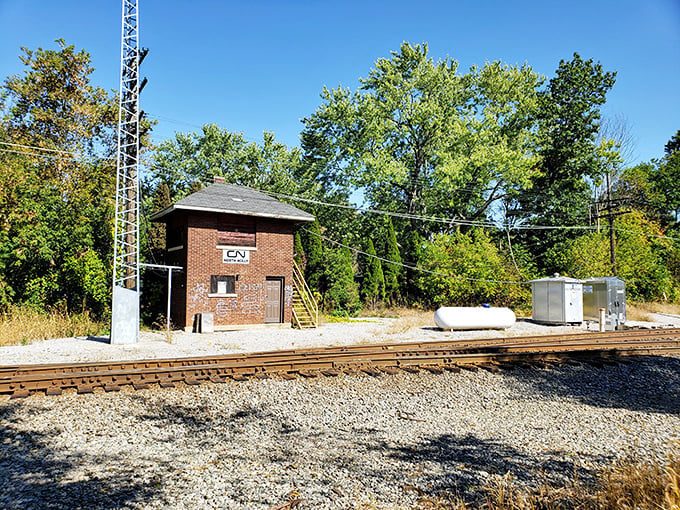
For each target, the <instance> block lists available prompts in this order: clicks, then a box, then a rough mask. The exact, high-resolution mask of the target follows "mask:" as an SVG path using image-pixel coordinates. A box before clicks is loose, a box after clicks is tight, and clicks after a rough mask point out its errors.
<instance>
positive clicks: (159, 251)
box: [140, 182, 172, 326]
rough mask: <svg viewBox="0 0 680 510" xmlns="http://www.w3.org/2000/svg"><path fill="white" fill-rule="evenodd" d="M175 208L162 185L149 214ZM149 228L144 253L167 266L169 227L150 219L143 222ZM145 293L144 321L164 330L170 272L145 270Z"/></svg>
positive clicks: (143, 275)
mask: <svg viewBox="0 0 680 510" xmlns="http://www.w3.org/2000/svg"><path fill="white" fill-rule="evenodd" d="M170 205H172V200H171V199H170V188H169V187H168V185H167V183H165V182H159V183H158V185H157V186H156V189H155V190H154V192H153V196H152V198H151V205H150V210H147V213H149V214H153V213H156V212H158V211H161V210H163V209H165V208H166V207H169V206H170ZM140 221H142V222H143V224H144V225H145V227H146V228H144V229H142V232H143V233H144V234H145V236H144V239H143V241H144V243H143V244H144V245H145V246H146V249H143V250H142V254H144V255H145V256H146V257H145V260H146V261H147V262H151V263H152V264H164V263H165V253H166V251H165V248H166V232H165V230H166V227H165V224H164V223H151V222H149V220H148V217H147V216H144V217H142V218H140ZM141 279H142V293H141V297H140V308H141V314H142V320H143V321H144V322H145V323H146V324H148V325H150V326H151V325H154V324H155V325H156V326H160V325H161V324H162V323H163V322H164V321H165V320H166V317H165V315H166V314H167V308H166V304H167V299H168V294H167V292H168V275H167V271H164V270H159V269H152V268H144V269H143V270H142V275H141Z"/></svg>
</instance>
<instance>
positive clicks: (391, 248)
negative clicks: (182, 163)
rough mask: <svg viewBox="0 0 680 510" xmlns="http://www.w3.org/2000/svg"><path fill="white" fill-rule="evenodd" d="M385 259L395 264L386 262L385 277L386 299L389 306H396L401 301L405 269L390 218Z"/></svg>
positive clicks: (388, 220) (388, 219)
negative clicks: (401, 285) (401, 286)
mask: <svg viewBox="0 0 680 510" xmlns="http://www.w3.org/2000/svg"><path fill="white" fill-rule="evenodd" d="M383 258H385V259H387V260H391V261H393V262H394V264H390V263H389V262H385V265H384V267H383V274H384V276H385V297H386V298H387V301H388V303H389V304H391V305H394V304H396V303H397V302H398V301H399V299H400V294H401V289H400V281H401V279H402V277H403V273H404V271H403V269H404V268H403V267H402V266H401V254H400V253H399V245H398V244H397V235H396V234H395V232H394V225H393V224H392V218H390V217H389V216H388V217H387V232H386V239H385V256H384V257H383Z"/></svg>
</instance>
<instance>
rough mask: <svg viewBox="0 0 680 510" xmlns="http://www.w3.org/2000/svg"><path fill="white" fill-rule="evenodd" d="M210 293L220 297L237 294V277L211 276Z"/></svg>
mask: <svg viewBox="0 0 680 510" xmlns="http://www.w3.org/2000/svg"><path fill="white" fill-rule="evenodd" d="M210 293H211V294H220V295H224V294H236V276H222V275H214V276H211V277H210Z"/></svg>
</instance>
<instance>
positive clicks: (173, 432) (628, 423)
mask: <svg viewBox="0 0 680 510" xmlns="http://www.w3.org/2000/svg"><path fill="white" fill-rule="evenodd" d="M380 324H382V323H379V324H378V326H376V324H375V323H363V326H360V327H362V328H364V329H363V331H369V332H370V331H373V333H372V334H376V332H375V328H379V327H382V326H381V325H380ZM331 326H332V325H331ZM355 326H357V325H356V324H354V325H352V327H355ZM372 328H373V329H372ZM331 329H332V328H328V329H325V328H321V329H320V330H317V331H316V332H313V333H308V334H310V335H312V334H316V335H319V334H326V335H327V338H328V337H330V336H332V335H331V333H330V331H331ZM420 329H421V330H423V328H420ZM243 333H245V332H243ZM248 333H249V334H251V333H252V332H248ZM267 333H268V334H269V332H267ZM298 333H304V332H298ZM419 334H421V335H425V336H427V335H433V336H437V335H438V334H439V336H446V335H452V334H451V333H446V334H444V333H443V332H436V331H433V330H427V329H424V330H423V331H422V332H421V333H419ZM269 336H270V339H269V340H268V341H272V340H271V337H272V335H269ZM388 336H390V338H393V337H398V338H403V339H404V340H405V339H406V335H402V334H401V333H395V334H391V335H388ZM223 338H224V337H223ZM253 338H255V337H253ZM295 338H296V339H298V340H294V341H296V342H297V341H299V339H300V338H302V337H300V336H297V337H295ZM367 338H370V334H368V333H367ZM357 339H358V337H355V340H357ZM216 341H217V342H219V341H222V342H225V344H226V342H227V341H228V340H226V339H222V340H220V338H218V337H213V339H212V342H216ZM288 341H289V340H288V339H286V340H285V342H288ZM334 341H335V340H334ZM360 341H365V340H363V339H361V340H360ZM212 342H208V343H212ZM281 342H282V344H283V342H284V341H281ZM91 343H97V342H91ZM173 343H174V342H173ZM332 343H333V342H332V341H329V344H332ZM168 345H172V344H168ZM23 347H24V348H29V347H32V346H23ZM206 348H207V346H206ZM3 349H7V348H3ZM2 353H3V351H0V355H2ZM197 354H200V353H197ZM98 355H99V354H97V356H98ZM68 357H73V356H68ZM158 357H166V356H163V355H160V354H159V355H158ZM19 358H20V356H17V359H19ZM17 362H18V361H17ZM3 364H7V363H3ZM678 441H680V359H678V358H672V357H668V358H645V359H643V360H639V361H635V362H633V363H629V364H619V365H615V366H605V367H603V368H596V367H594V366H590V365H586V364H580V365H574V366H572V365H559V366H553V367H551V368H547V369H541V368H516V369H514V370H508V371H501V372H499V373H489V372H485V371H482V370H480V371H478V372H467V371H462V372H460V373H444V374H442V375H435V374H430V373H429V372H420V373H416V374H411V373H405V372H402V373H399V374H397V375H382V376H380V377H371V376H367V375H344V374H343V375H340V376H338V377H334V378H324V377H319V378H313V379H303V378H299V379H295V380H290V381H287V380H280V379H268V380H262V381H259V380H252V381H246V382H227V383H225V384H204V385H201V386H178V387H177V388H174V389H157V388H156V389H151V390H142V391H137V392H135V391H134V390H132V389H123V390H122V391H121V392H119V393H103V392H99V391H98V392H96V393H95V394H92V395H77V394H75V393H65V394H63V395H61V396H56V397H46V396H43V395H35V396H31V397H29V398H27V399H25V400H9V399H8V398H7V397H0V508H8V509H32V508H36V509H38V508H41V509H42V508H48V509H50V508H55V509H56V508H65V509H66V508H69V509H70V508H88V509H89V508H109V509H113V508H145V509H157V508H158V509H160V508H180V509H189V508H191V509H196V508H225V509H273V508H277V507H280V508H281V509H283V508H292V507H295V505H296V503H297V508H298V509H352V508H357V509H358V508H364V509H412V508H416V507H417V500H418V498H419V497H421V496H423V495H425V496H436V495H437V494H440V493H441V492H443V491H446V492H449V493H455V494H459V495H460V496H462V497H465V498H467V499H468V500H470V501H474V499H475V497H477V496H478V494H477V492H476V488H477V487H479V486H482V485H484V484H486V483H488V482H490V481H491V480H492V479H493V478H494V477H495V476H504V475H506V474H507V473H510V474H511V475H512V476H514V477H515V479H516V480H517V482H518V483H520V484H524V485H528V486H531V485H540V484H542V483H543V482H548V483H554V484H560V483H565V481H567V480H570V479H573V477H574V475H575V474H576V475H577V476H578V478H579V479H580V480H586V481H587V480H589V479H591V478H592V477H593V476H594V474H595V472H596V470H597V469H598V468H599V467H602V466H604V465H606V464H608V463H610V462H612V461H613V460H615V459H618V458H622V457H624V456H626V455H627V454H629V453H631V452H635V453H636V454H637V455H638V456H639V457H641V458H643V459H646V460H653V461H658V462H664V460H665V459H666V455H667V453H668V451H669V448H672V447H673V445H674V444H675V445H677V444H678ZM287 502H288V503H290V504H289V505H288V506H285V504H286V503H287Z"/></svg>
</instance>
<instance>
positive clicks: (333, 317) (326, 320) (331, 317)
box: [321, 315, 377, 324]
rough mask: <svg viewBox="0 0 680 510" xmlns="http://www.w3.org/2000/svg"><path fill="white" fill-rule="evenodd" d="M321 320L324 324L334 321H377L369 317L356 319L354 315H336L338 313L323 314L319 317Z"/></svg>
mask: <svg viewBox="0 0 680 510" xmlns="http://www.w3.org/2000/svg"><path fill="white" fill-rule="evenodd" d="M321 320H322V322H323V323H324V324H329V323H334V322H372V323H375V322H377V321H372V320H370V319H358V318H356V317H350V316H338V315H323V316H322V317H321Z"/></svg>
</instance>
